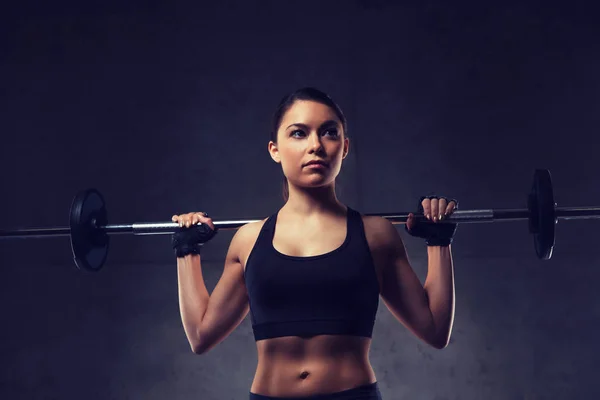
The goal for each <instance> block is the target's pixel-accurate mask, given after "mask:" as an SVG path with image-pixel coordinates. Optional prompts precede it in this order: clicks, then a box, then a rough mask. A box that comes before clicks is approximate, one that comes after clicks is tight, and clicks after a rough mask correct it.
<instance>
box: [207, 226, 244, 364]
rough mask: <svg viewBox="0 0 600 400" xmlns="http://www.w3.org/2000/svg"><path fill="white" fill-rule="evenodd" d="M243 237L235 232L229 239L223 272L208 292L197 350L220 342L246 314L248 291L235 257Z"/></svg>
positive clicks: (238, 258)
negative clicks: (230, 239) (212, 288)
mask: <svg viewBox="0 0 600 400" xmlns="http://www.w3.org/2000/svg"><path fill="white" fill-rule="evenodd" d="M243 236H244V235H243V233H241V232H240V231H238V232H237V233H236V235H235V236H234V238H233V239H232V241H231V244H230V246H229V250H228V252H227V257H226V258H225V266H224V268H223V274H222V275H221V278H220V279H219V281H218V282H217V285H216V286H215V288H214V290H213V292H212V293H211V295H210V298H209V301H208V308H207V310H206V313H205V314H204V317H203V318H202V322H201V323H200V332H199V336H200V343H201V346H200V347H201V351H200V352H206V351H209V350H210V349H211V348H213V347H214V346H216V345H217V344H219V343H220V342H222V341H223V340H224V339H225V338H226V337H227V336H229V334H231V332H233V331H234V330H235V328H237V327H238V325H239V324H240V323H241V322H242V321H243V320H244V318H245V317H246V315H247V314H248V311H249V303H248V293H247V290H246V283H245V281H244V270H243V266H242V264H241V261H240V257H239V254H240V249H241V248H242V247H243V244H244V243H245V241H244V240H243Z"/></svg>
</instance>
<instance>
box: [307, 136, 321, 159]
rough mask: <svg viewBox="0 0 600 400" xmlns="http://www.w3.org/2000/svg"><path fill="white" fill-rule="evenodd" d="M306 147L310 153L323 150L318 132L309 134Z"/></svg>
mask: <svg viewBox="0 0 600 400" xmlns="http://www.w3.org/2000/svg"><path fill="white" fill-rule="evenodd" d="M308 147H309V152H310V153H311V154H312V153H318V152H319V151H321V150H323V143H321V137H319V134H318V133H316V132H313V133H312V134H311V135H310V137H309V139H308Z"/></svg>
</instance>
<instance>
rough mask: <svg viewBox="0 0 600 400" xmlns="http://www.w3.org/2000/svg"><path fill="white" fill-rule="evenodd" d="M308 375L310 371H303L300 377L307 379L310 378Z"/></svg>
mask: <svg viewBox="0 0 600 400" xmlns="http://www.w3.org/2000/svg"><path fill="white" fill-rule="evenodd" d="M308 375H310V373H309V372H308V371H302V373H301V374H300V379H306V378H308Z"/></svg>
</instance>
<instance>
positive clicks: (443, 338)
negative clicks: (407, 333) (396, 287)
mask: <svg viewBox="0 0 600 400" xmlns="http://www.w3.org/2000/svg"><path fill="white" fill-rule="evenodd" d="M427 256H428V270H427V278H426V279H425V285H424V288H425V292H426V293H427V298H428V300H429V309H430V310H431V315H432V317H433V323H434V326H435V335H434V337H435V340H436V342H439V343H441V345H442V346H445V345H447V343H448V340H449V339H450V332H451V331H452V323H453V321H454V267H453V264H452V252H451V248H450V247H449V246H448V247H441V246H428V247H427Z"/></svg>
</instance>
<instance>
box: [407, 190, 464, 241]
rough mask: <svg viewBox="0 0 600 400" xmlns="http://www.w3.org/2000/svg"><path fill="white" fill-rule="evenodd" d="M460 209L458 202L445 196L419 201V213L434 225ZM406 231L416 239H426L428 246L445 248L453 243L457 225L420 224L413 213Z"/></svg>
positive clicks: (424, 198) (430, 197) (423, 198)
mask: <svg viewBox="0 0 600 400" xmlns="http://www.w3.org/2000/svg"><path fill="white" fill-rule="evenodd" d="M457 208H458V201H456V200H454V199H448V198H446V197H443V196H440V197H438V196H426V197H425V196H424V197H421V199H420V200H419V211H418V212H419V213H422V214H423V215H424V216H425V218H427V219H428V220H429V221H432V222H434V223H436V222H439V221H441V220H443V219H444V218H446V217H447V216H449V215H451V214H452V213H453V212H454V210H456V209H457ZM405 228H406V231H407V232H408V233H409V234H410V235H412V236H416V237H420V238H424V239H426V241H427V245H428V246H444V245H449V244H450V243H452V238H453V237H454V233H455V232H456V224H450V223H445V224H439V225H435V226H434V225H433V224H420V223H418V221H417V219H416V218H415V216H414V214H413V213H410V214H409V215H408V220H407V221H406V226H405Z"/></svg>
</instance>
